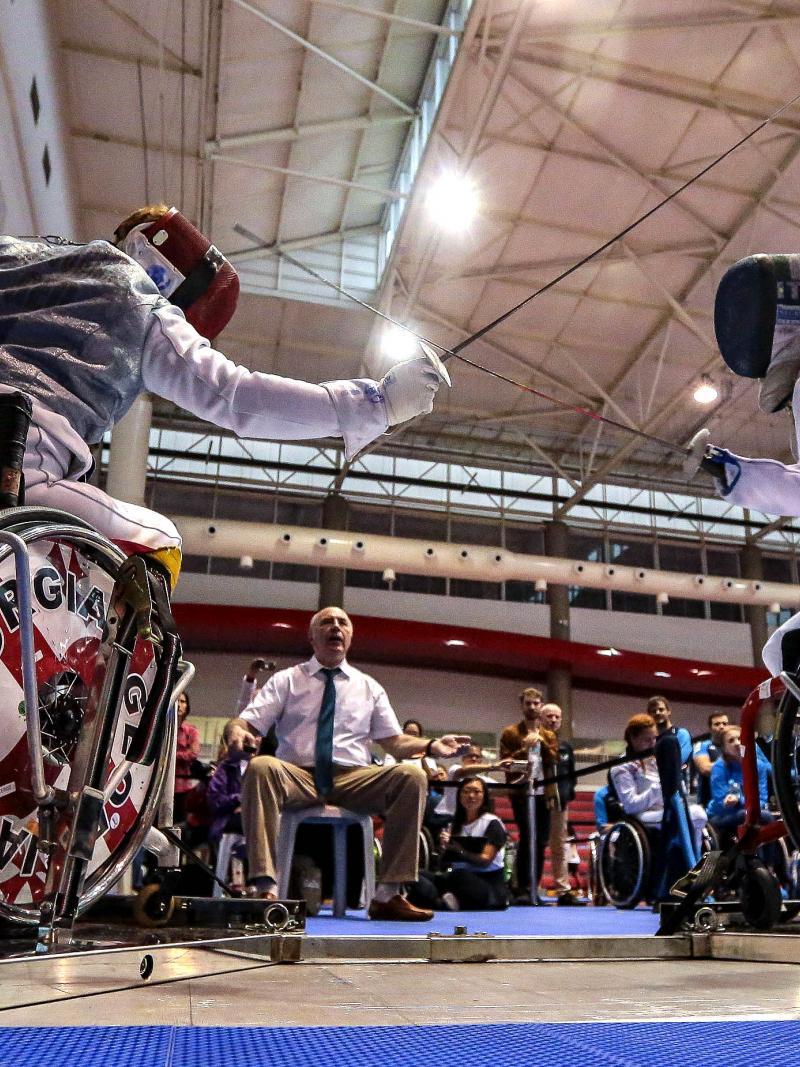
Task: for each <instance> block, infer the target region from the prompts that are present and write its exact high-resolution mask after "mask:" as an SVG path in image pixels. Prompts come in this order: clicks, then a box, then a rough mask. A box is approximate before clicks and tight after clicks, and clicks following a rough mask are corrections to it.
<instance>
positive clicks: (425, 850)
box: [419, 826, 434, 871]
mask: <svg viewBox="0 0 800 1067" xmlns="http://www.w3.org/2000/svg"><path fill="white" fill-rule="evenodd" d="M433 853H434V845H433V835H432V834H431V832H430V830H429V829H428V827H427V826H422V827H420V831H419V869H420V870H421V871H429V870H430V869H431V862H432V860H433Z"/></svg>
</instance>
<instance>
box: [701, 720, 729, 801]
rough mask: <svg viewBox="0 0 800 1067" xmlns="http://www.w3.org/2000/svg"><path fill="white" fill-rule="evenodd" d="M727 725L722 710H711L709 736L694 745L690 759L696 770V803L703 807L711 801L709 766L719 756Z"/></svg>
mask: <svg viewBox="0 0 800 1067" xmlns="http://www.w3.org/2000/svg"><path fill="white" fill-rule="evenodd" d="M728 726H729V723H728V716H727V714H726V713H725V712H724V711H712V712H711V714H710V715H709V716H708V729H709V732H710V734H711V737H710V738H709V739H708V740H707V741H698V742H697V744H696V745H695V746H694V751H693V753H692V761H693V763H694V767H695V770H696V771H697V803H698V804H702V805H703V807H704V808H707V807H708V805H709V803H710V802H711V767H712V765H713V764H714V763H715V762H716V761H717V760H718V759H719V757H720V754H721V751H722V739H723V736H724V734H725V731H726V730H727V729H728Z"/></svg>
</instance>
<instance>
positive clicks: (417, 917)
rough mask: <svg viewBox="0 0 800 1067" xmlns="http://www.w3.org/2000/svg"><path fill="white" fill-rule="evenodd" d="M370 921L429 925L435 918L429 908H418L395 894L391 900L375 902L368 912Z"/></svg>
mask: <svg viewBox="0 0 800 1067" xmlns="http://www.w3.org/2000/svg"><path fill="white" fill-rule="evenodd" d="M367 915H369V917H370V919H383V920H384V921H385V922H395V923H427V922H430V921H431V919H432V918H433V912H432V911H429V910H428V909H427V908H416V907H414V905H413V904H412V903H411V901H410V900H406V898H405V897H401V896H400V894H399V893H397V894H395V896H393V897H392V898H391V899H390V900H373V901H372V903H371V904H370V906H369V911H368V912H367Z"/></svg>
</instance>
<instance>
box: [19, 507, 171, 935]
mask: <svg viewBox="0 0 800 1067" xmlns="http://www.w3.org/2000/svg"><path fill="white" fill-rule="evenodd" d="M0 528H2V529H4V530H8V531H11V532H13V533H15V534H17V535H18V536H19V537H21V538H22V539H23V540H24V541H25V543H26V545H27V547H28V551H29V553H30V567H31V587H32V589H31V592H32V600H33V623H34V640H35V648H36V656H37V661H36V679H37V688H38V696H39V714H40V718H41V731H42V745H43V749H44V760H45V778H46V781H47V783H48V785H51V786H54V787H56V788H58V789H62V788H64V787H65V786H66V785H67V783H68V781H69V778H70V772H71V767H72V760H73V758H74V756H75V753H76V749H77V748H78V745H79V741H80V739H81V737H82V729H83V715H84V710H85V706H86V703H87V699H88V696H89V692H90V690H91V688H92V687H93V685H96V684H97V682H98V678H97V653H98V650H99V648H100V644H101V642H102V639H103V636H104V633H105V628H106V621H105V620H106V612H107V609H108V604H109V597H110V593H111V590H112V587H113V585H114V580H115V577H116V574H117V571H118V569H119V566H120V564H121V563H122V562H123V560H124V558H125V557H124V555H123V553H122V552H120V550H119V549H118V548H116V547H115V546H114V545H113V544H112V543H111V542H110V541H108V540H106V539H105V538H104V537H102V536H101V535H100V534H98V533H97V532H96V531H94V530H92V529H91V528H90V527H88V526H87V525H86V524H84V523H82V522H81V521H80V520H78V519H74V518H73V517H72V516H71V515H67V514H65V513H62V512H57V511H53V510H51V509H45V508H14V509H11V510H8V511H4V512H2V513H0ZM155 669H156V662H155V654H154V650H153V646H152V644H151V643H149V642H145V641H141V640H137V643H136V646H135V648H134V652H133V655H132V657H131V660H130V664H129V669H128V675H127V680H126V682H125V687H124V697H123V703H122V707H121V709H120V713H119V717H118V720H117V724H116V730H115V734H114V738H113V743H112V747H111V760H110V765H109V772H110V771H111V770H112V769H113V767H115V766H116V765H117V764H118V763H119V762H121V761H122V759H123V758H124V753H125V752H126V751H127V747H128V745H129V744H130V741H131V738H132V737H133V734H134V732H135V729H136V726H137V724H138V722H139V719H140V718H141V713H142V710H143V707H144V702H145V699H146V697H147V693H148V692H149V689H150V686H151V684H152V680H153V676H154V674H155ZM101 680H102V679H101ZM171 731H174V723H173V721H172V717H171V716H170V717H169V719H168V730H167V734H168V735H169V734H170V732H171ZM169 741H170V737H169V736H167V738H166V739H165V744H164V746H163V750H162V753H161V757H160V758H159V759H156V761H155V762H154V763H153V764H152V765H151V766H140V765H138V764H135V765H133V766H132V767H131V769H130V771H129V772H128V774H126V776H125V777H124V778H123V779H122V781H121V782H120V784H119V786H118V787H117V790H116V791H115V793H114V794H113V796H112V797H111V798H110V800H109V801H108V802H107V803H106V804H105V806H104V808H103V822H102V825H101V828H100V833H99V836H98V838H97V842H96V844H95V848H94V852H93V855H92V859H91V862H90V864H89V868H88V872H87V876H86V881H85V882H84V886H83V891H82V894H81V898H80V905H79V910H80V911H83V910H84V909H85V908H87V907H88V906H89V905H90V904H91V903H92V902H93V901H94V900H96V899H97V898H98V897H99V896H101V895H102V894H103V893H105V892H106V891H107V890H108V889H109V888H110V887H111V886H112V885H113V884H114V882H115V881H116V880H117V878H118V877H119V876H120V875H121V873H122V871H123V870H124V869H125V867H126V866H127V865H128V863H129V862H130V860H131V859H132V858H133V856H134V855H135V853H136V851H137V850H138V848H139V844H140V842H141V840H142V838H143V837H144V835H145V833H146V832H147V830H148V828H149V826H150V824H151V822H152V820H153V817H154V815H155V812H156V808H157V804H158V800H159V797H160V792H161V788H162V785H163V781H164V776H165V774H166V771H167V759H166V751H168V745H169ZM30 779H31V774H30V764H29V757H28V745H27V737H26V725H25V717H24V695H23V689H22V676H21V667H20V642H19V620H18V616H17V602H16V578H15V567H14V558H13V555H12V553H11V551H10V549H9V548H8V547H7V546H5V545H0V915H3V916H8V917H10V918H12V919H15V920H18V921H23V922H37V921H38V918H39V909H38V904H39V902H40V900H41V898H42V893H43V890H44V885H45V877H46V870H47V863H46V857H45V855H44V853H43V852H41V851H40V850H39V847H38V836H37V834H38V822H37V806H36V803H35V800H34V797H33V793H32V790H31V784H30ZM65 829H66V828H62V827H59V826H58V824H57V832H59V833H61V832H63V831H64V830H65Z"/></svg>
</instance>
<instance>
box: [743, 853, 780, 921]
mask: <svg viewBox="0 0 800 1067" xmlns="http://www.w3.org/2000/svg"><path fill="white" fill-rule="evenodd" d="M739 902H740V904H741V908H742V915H743V916H744V918H745V921H746V922H747V923H748V924H749V925H750V926H754V927H755V928H756V929H757V930H769V929H770V928H771V927H773V926H774V925H775V923H777V922H778V921H779V920H780V917H781V905H782V903H783V901H782V899H781V889H780V886H779V885H778V879H777V878H776V877H775V875H774V874H773V873H772V871H769V870H767V868H766V867H765V866H764V865H763V864H762V863H752V864H748V867H747V870H746V871H745V872H744V873H743V874H742V881H741V886H740V888H739Z"/></svg>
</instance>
